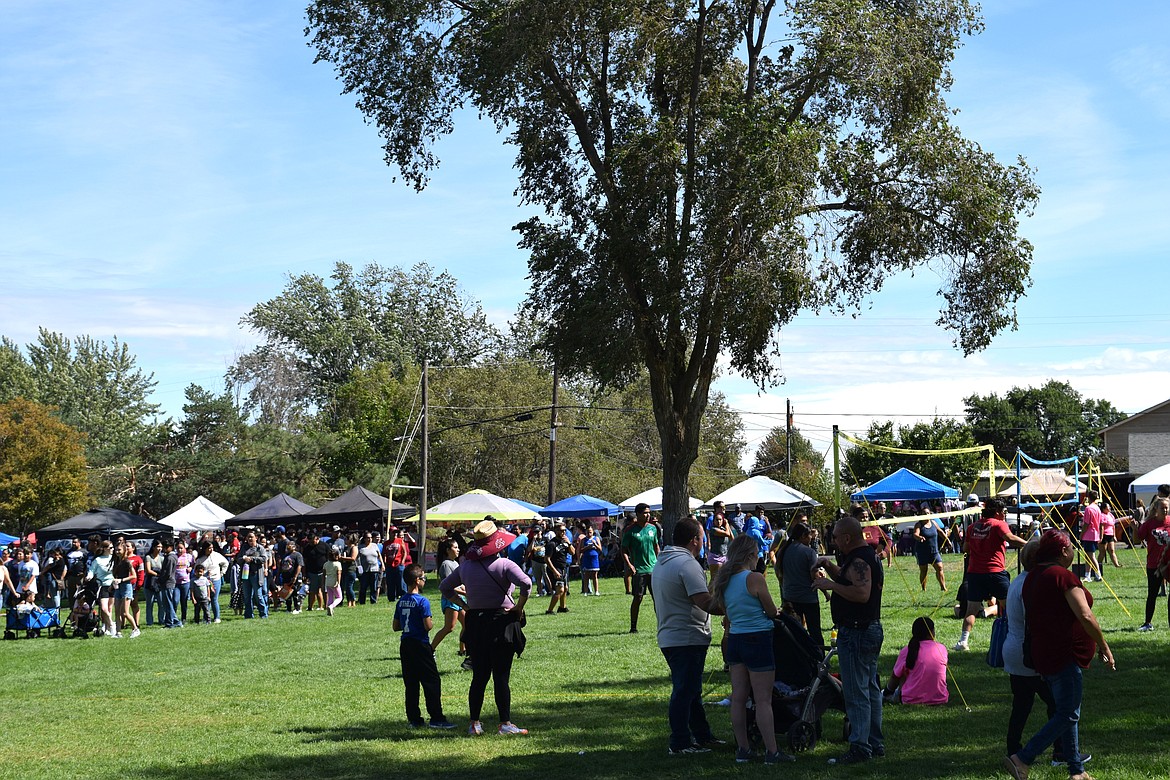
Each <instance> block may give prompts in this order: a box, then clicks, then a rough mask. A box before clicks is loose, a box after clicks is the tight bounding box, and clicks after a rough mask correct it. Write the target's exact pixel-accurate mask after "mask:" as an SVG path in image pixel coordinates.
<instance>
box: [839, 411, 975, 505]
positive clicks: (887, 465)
mask: <svg viewBox="0 0 1170 780" xmlns="http://www.w3.org/2000/svg"><path fill="white" fill-rule="evenodd" d="M865 441H867V442H869V443H870V444H879V445H881V446H883V447H896V448H898V449H907V450H950V449H963V448H965V447H974V446H976V442H975V438H974V437H973V435H972V432H971V427H970V426H968V425H967V424H966V423H962V422H959V421H957V420H951V419H939V418H935V419H934V420H932V421H930V422H929V423H915V424H914V425H907V426H903V425H899V426H898V428H897V431H895V430H894V424H893V423H892V422H889V421H887V422H874V423H872V424H871V425H870V426H869V433H868V434H866V437H865ZM900 468H908V469H910V470H911V471H916V472H918V473H919V474H921V475H922V476H924V477H927V478H929V479H933V480H934V481H935V482H941V483H942V484H944V485H947V486H948V487H954V488H958V489H959V491H960V492H962V491H966V490H968V489H969V488H970V486H971V485H973V484H975V477H976V476H977V475H978V474H979V471H980V470H981V469H986V468H987V458H986V456H985V455H983V454H981V453H969V454H962V455H905V454H900V453H892V452H883V451H881V450H874V449H870V448H869V447H862V446H853V447H851V448H850V449H849V450H848V451H846V452H845V455H844V458H843V460H842V464H841V480H842V481H843V482H847V483H850V484H855V485H857V486H858V487H865V486H867V485H872V484H873V483H874V482H877V481H878V480H879V479H881V478H882V477H886V476H889V475H890V474H892V473H894V472H895V471H897V470H898V469H900Z"/></svg>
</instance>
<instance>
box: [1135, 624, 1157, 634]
mask: <svg viewBox="0 0 1170 780" xmlns="http://www.w3.org/2000/svg"><path fill="white" fill-rule="evenodd" d="M1153 630H1154V627H1153V626H1152V625H1150V624H1149V623H1142V624H1141V625H1140V626H1138V631H1141V632H1143V633H1144V632H1146V631H1153Z"/></svg>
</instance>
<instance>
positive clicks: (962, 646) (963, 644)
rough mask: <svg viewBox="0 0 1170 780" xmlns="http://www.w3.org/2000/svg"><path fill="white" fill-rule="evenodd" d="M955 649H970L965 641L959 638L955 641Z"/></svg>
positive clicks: (961, 650)
mask: <svg viewBox="0 0 1170 780" xmlns="http://www.w3.org/2000/svg"><path fill="white" fill-rule="evenodd" d="M955 649H956V650H958V651H959V652H960V653H965V652H967V651H968V650H970V649H971V647H970V646H969V645H968V644H967V643H966V642H964V641H962V640H960V641H958V642H955Z"/></svg>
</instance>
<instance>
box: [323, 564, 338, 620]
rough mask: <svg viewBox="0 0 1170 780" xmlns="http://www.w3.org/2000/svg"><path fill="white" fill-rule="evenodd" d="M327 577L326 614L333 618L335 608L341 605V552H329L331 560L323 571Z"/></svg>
mask: <svg viewBox="0 0 1170 780" xmlns="http://www.w3.org/2000/svg"><path fill="white" fill-rule="evenodd" d="M322 575H323V576H324V577H325V612H326V613H327V614H328V615H330V616H332V615H333V608H334V607H336V606H337V605H338V604H340V603H341V552H340V551H339V550H338V549H337V548H336V547H334V548H332V549H330V550H329V560H328V561H326V562H325V568H324V569H323V570H322Z"/></svg>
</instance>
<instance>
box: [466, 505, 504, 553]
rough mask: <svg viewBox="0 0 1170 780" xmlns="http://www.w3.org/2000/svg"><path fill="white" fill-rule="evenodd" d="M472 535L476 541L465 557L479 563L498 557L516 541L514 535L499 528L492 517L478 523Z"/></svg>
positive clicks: (489, 516)
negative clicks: (483, 559) (484, 559)
mask: <svg viewBox="0 0 1170 780" xmlns="http://www.w3.org/2000/svg"><path fill="white" fill-rule="evenodd" d="M471 533H472V536H474V537H475V540H474V541H473V542H472V543H471V546H470V547H469V548H468V549H467V552H466V553H465V554H464V556H463V557H464V558H465V559H467V560H469V561H477V560H480V559H482V558H490V557H492V556H493V555H497V554H499V553H501V552H503V551H504V550H506V549H508V545H510V544H511V543H512V542H513V541H515V540H516V536H515V535H514V534H510V533H508V532H507V531H505V530H503V529H502V528H497V527H496V520H495V518H493V517H492V516H491V515H488V516H487V517H485V518H484V519H483V520H481V521H480V522H478V523H476V524H475V528H473V529H472V530H471Z"/></svg>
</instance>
